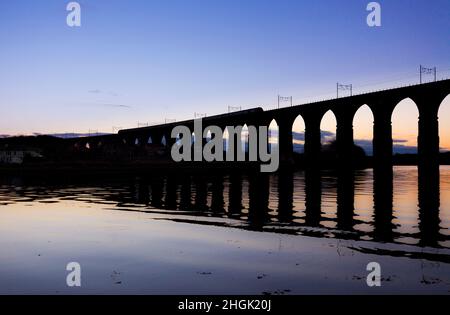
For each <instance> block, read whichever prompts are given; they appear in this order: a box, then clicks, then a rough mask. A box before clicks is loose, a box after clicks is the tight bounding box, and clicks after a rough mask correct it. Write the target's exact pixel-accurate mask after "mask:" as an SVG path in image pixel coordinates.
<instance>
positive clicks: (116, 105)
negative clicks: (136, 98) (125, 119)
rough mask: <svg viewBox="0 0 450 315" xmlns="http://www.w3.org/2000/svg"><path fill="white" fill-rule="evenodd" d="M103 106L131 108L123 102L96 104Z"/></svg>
mask: <svg viewBox="0 0 450 315" xmlns="http://www.w3.org/2000/svg"><path fill="white" fill-rule="evenodd" d="M98 105H101V106H105V107H115V108H132V106H130V105H124V104H98Z"/></svg>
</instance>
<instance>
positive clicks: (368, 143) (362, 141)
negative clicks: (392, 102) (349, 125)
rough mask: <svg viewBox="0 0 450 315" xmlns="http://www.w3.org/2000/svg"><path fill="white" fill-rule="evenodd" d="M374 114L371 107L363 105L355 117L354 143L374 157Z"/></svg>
mask: <svg viewBox="0 0 450 315" xmlns="http://www.w3.org/2000/svg"><path fill="white" fill-rule="evenodd" d="M374 119H375V118H374V114H373V111H372V109H371V108H370V106H369V105H367V104H363V105H361V106H360V107H358V109H357V110H356V112H355V114H354V116H353V139H354V140H353V143H354V144H355V145H357V146H359V147H361V148H363V150H364V152H365V153H366V155H369V156H372V155H373V124H374Z"/></svg>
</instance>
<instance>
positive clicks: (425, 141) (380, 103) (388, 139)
mask: <svg viewBox="0 0 450 315" xmlns="http://www.w3.org/2000/svg"><path fill="white" fill-rule="evenodd" d="M449 94H450V80H442V81H438V82H432V83H426V84H420V85H412V86H407V87H401V88H395V89H389V90H383V91H377V92H371V93H366V94H360V95H355V96H351V97H343V98H338V99H331V100H326V101H321V102H315V103H309V104H304V105H298V106H293V107H287V108H281V109H275V110H269V111H264V110H263V109H262V108H255V109H250V110H244V111H240V112H233V113H229V114H223V115H217V116H211V117H206V118H204V119H203V126H204V127H207V126H210V125H214V126H218V127H220V128H222V129H223V130H225V128H226V127H227V126H244V125H245V124H246V125H248V126H250V125H253V126H256V127H258V126H267V127H269V125H270V124H271V122H272V121H273V120H275V121H276V123H277V125H278V128H279V135H278V136H279V138H278V145H279V150H280V161H281V163H290V162H291V161H292V160H293V139H292V127H293V123H294V121H295V120H296V118H297V117H298V116H301V117H302V118H303V121H304V124H305V144H304V151H305V158H306V161H307V162H308V161H311V162H314V161H316V159H317V157H318V156H319V155H320V153H321V131H320V124H321V121H322V118H323V116H324V115H325V113H327V112H328V111H330V110H331V111H332V112H333V113H334V115H335V117H336V121H337V126H336V131H337V132H336V144H337V156H338V159H342V161H346V162H349V161H351V155H352V148H353V146H354V139H353V120H354V117H355V114H356V112H357V111H358V109H359V108H360V107H361V106H363V105H367V106H368V107H369V108H370V109H371V111H372V113H373V117H374V125H373V154H374V162H375V163H377V164H387V165H389V164H391V163H392V148H393V140H392V123H391V117H392V113H393V111H394V109H395V107H396V106H397V104H399V103H400V102H401V101H402V100H404V99H408V98H409V99H411V100H412V101H414V103H415V104H416V105H417V108H418V111H419V121H418V126H419V136H418V157H419V163H422V164H423V165H434V164H439V149H440V148H439V122H438V111H439V107H440V105H441V103H442V102H443V100H444V99H445V97H446V96H447V95H449ZM179 125H183V126H186V127H188V128H190V129H191V130H192V132H193V131H194V120H186V121H180V122H175V123H168V124H163V125H156V126H149V127H144V128H135V129H127V130H121V131H119V133H118V136H119V138H120V139H121V140H122V141H123V142H124V143H126V144H130V145H133V146H140V145H146V144H147V143H149V139H151V141H152V142H153V143H161V140H162V139H163V138H164V139H166V145H168V146H170V145H172V144H173V143H174V142H175V139H171V131H172V129H173V128H174V127H175V126H179ZM79 141H84V142H86V143H87V142H91V143H93V142H92V138H83V139H79ZM203 141H204V139H203Z"/></svg>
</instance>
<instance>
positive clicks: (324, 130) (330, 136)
mask: <svg viewBox="0 0 450 315" xmlns="http://www.w3.org/2000/svg"><path fill="white" fill-rule="evenodd" d="M336 131H337V118H336V115H335V113H334V112H333V111H332V110H331V109H330V110H328V111H327V112H325V114H324V115H323V116H322V118H321V120H320V140H321V141H320V142H321V144H322V146H324V145H328V144H331V143H332V142H334V141H336Z"/></svg>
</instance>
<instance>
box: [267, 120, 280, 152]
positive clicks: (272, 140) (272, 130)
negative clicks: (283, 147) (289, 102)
mask: <svg viewBox="0 0 450 315" xmlns="http://www.w3.org/2000/svg"><path fill="white" fill-rule="evenodd" d="M279 130H280V127H279V124H278V122H277V120H276V118H274V119H272V121H271V122H270V123H269V126H268V132H269V134H268V139H267V140H268V145H269V148H270V150H271V151H272V150H273V149H274V148H275V147H278V146H279V144H280V137H279Z"/></svg>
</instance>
